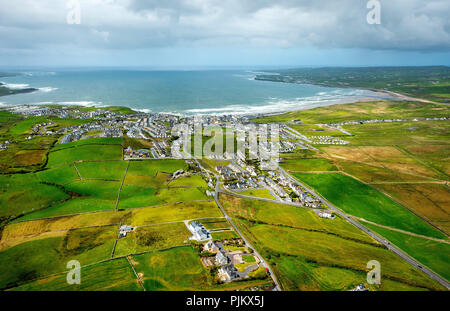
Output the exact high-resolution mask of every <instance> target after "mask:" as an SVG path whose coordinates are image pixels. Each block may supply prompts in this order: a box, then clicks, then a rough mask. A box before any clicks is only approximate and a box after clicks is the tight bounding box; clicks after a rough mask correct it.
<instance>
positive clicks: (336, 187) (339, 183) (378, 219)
mask: <svg viewBox="0 0 450 311" xmlns="http://www.w3.org/2000/svg"><path fill="white" fill-rule="evenodd" d="M293 176H294V177H295V178H297V179H298V180H300V181H302V182H305V183H306V184H308V185H309V186H311V187H313V188H314V189H315V190H317V192H319V193H320V194H321V195H323V196H324V197H325V198H326V199H327V200H329V201H330V202H331V203H333V204H334V205H336V206H337V207H339V208H340V209H342V210H343V211H344V212H346V213H348V214H350V215H353V216H356V217H360V218H364V219H366V220H369V221H373V222H375V223H378V224H381V225H385V226H390V227H393V228H397V229H401V230H405V231H409V232H413V233H417V234H421V235H426V236H430V237H435V238H439V239H444V238H446V236H445V235H444V234H443V233H441V232H440V231H438V230H436V229H434V228H433V227H431V226H430V225H428V224H427V223H426V222H424V221H423V220H421V219H420V218H419V217H417V216H415V215H414V214H412V213H411V212H410V211H408V210H407V209H405V208H404V207H402V206H400V205H399V204H397V203H395V202H394V201H392V200H391V199H389V198H388V197H386V196H385V195H383V194H382V193H380V192H378V191H377V190H375V189H373V188H371V187H370V186H368V185H365V184H363V183H361V182H359V181H357V180H355V179H353V178H351V177H348V176H346V175H342V174H329V173H321V174H302V173H294V174H293Z"/></svg>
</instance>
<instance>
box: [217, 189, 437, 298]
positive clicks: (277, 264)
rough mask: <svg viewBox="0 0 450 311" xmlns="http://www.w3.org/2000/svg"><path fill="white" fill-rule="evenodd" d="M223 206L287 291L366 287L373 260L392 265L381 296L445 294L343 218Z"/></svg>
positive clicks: (246, 204) (225, 200)
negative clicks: (393, 293) (391, 293)
mask: <svg viewBox="0 0 450 311" xmlns="http://www.w3.org/2000/svg"><path fill="white" fill-rule="evenodd" d="M221 202H222V204H223V205H224V208H225V209H226V210H227V212H228V213H229V214H230V215H232V217H233V218H234V220H235V221H236V223H237V225H238V227H239V228H240V230H242V232H243V234H244V235H246V237H247V238H249V239H250V240H251V243H252V244H253V245H255V246H256V248H257V249H258V251H259V252H261V253H262V255H263V257H265V258H266V259H267V260H268V261H269V262H270V264H271V266H272V268H273V269H274V271H275V273H276V274H277V277H278V279H279V281H280V282H281V284H282V286H283V288H285V289H290V290H344V289H350V288H352V287H354V286H355V285H356V284H357V283H358V284H359V283H361V282H363V280H364V278H365V271H366V270H365V264H366V262H367V261H368V260H370V259H369V258H377V260H379V261H380V262H383V263H384V264H383V263H382V265H383V267H384V265H386V267H385V272H384V275H385V278H387V279H389V281H388V282H385V283H383V284H382V285H381V287H379V288H377V289H378V290H380V289H381V290H396V289H401V288H409V289H414V290H418V289H428V290H429V289H437V288H439V285H436V284H435V283H433V282H431V281H430V280H428V279H427V278H426V277H425V276H424V275H420V273H419V272H418V271H417V270H415V269H414V268H412V267H410V266H409V265H408V264H406V263H405V262H403V261H402V260H400V259H398V258H397V257H396V256H395V255H393V254H392V253H390V252H389V251H388V250H386V249H385V248H383V247H381V245H380V244H378V243H377V242H375V241H374V240H372V239H371V238H370V237H369V236H367V235H365V234H363V233H361V232H360V231H358V230H357V229H356V228H355V227H353V226H351V225H350V224H348V223H347V222H345V221H344V220H342V219H340V218H337V219H334V220H326V219H321V218H319V217H317V215H315V214H314V213H313V212H312V211H310V210H306V209H300V208H297V207H292V206H288V205H282V204H273V203H267V202H260V201H253V200H247V199H238V198H233V197H231V196H228V195H224V196H221ZM273 215H276V217H273ZM330 253H332V254H333V256H332V257H330V256H329V254H330ZM349 254H351V255H349ZM374 289H375V288H374Z"/></svg>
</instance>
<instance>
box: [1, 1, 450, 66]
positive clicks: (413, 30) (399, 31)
mask: <svg viewBox="0 0 450 311" xmlns="http://www.w3.org/2000/svg"><path fill="white" fill-rule="evenodd" d="M67 2H68V1H66V0H39V1H36V0H0V3H1V5H0V57H1V61H0V64H3V65H7V64H10V63H13V64H19V63H20V62H22V61H23V62H24V63H25V64H35V65H39V62H40V60H41V61H42V62H44V63H49V62H50V63H51V60H50V59H54V60H55V64H64V63H67V64H92V63H95V61H98V60H99V59H102V58H105V56H107V57H106V58H107V59H108V62H112V60H114V59H115V60H117V61H118V62H119V63H120V64H123V65H126V59H127V58H131V57H138V58H139V57H142V56H143V55H144V51H145V52H146V55H150V56H151V57H153V58H154V61H153V62H152V61H150V60H149V59H147V60H146V62H145V63H146V64H147V65H150V64H154V65H157V63H158V60H157V59H155V57H156V58H158V57H163V55H164V57H163V58H164V62H166V63H168V62H170V57H172V58H174V61H175V59H178V60H179V58H180V57H183V54H185V55H184V57H187V58H190V59H191V61H192V63H193V64H194V63H196V62H195V61H194V60H192V57H194V54H195V56H196V57H197V58H198V57H204V58H205V59H208V55H206V54H205V53H206V52H201V51H212V50H214V51H219V50H221V49H223V50H226V51H228V52H227V53H224V54H222V55H218V56H217V57H218V58H219V57H220V58H221V59H222V60H225V61H224V62H223V63H225V64H226V59H227V57H232V56H233V54H234V55H236V54H239V51H242V53H243V56H244V58H245V55H247V56H248V57H250V58H251V55H252V53H255V57H257V58H258V57H260V61H264V60H265V59H266V58H267V55H266V56H264V57H262V56H261V55H263V54H264V52H262V51H265V53H267V51H271V50H272V51H273V56H274V57H278V56H280V55H285V56H288V55H294V54H295V55H298V54H299V53H300V54H302V53H304V55H308V53H307V52H305V51H326V50H342V49H348V50H349V51H350V52H349V53H350V54H351V53H353V52H352V51H367V52H368V53H371V55H373V53H378V52H383V51H387V52H385V53H386V55H391V56H392V55H395V54H396V53H397V54H398V55H400V54H402V53H415V54H414V55H419V54H423V55H424V56H423V57H427V56H426V55H428V57H429V55H433V53H437V54H439V55H441V56H442V55H449V52H450V22H449V20H450V18H449V17H450V1H448V0H432V1H430V0H389V1H388V0H380V2H381V24H380V25H370V24H368V23H367V22H366V15H367V13H368V11H369V10H368V9H367V8H366V4H367V1H366V0H340V1H336V0H323V1H311V0H309V1H306V0H305V1H304V0H278V1H273V0H272V1H270V0H228V1H227V0H79V3H80V5H81V24H80V25H68V24H67V23H66V17H67V14H68V12H69V9H68V8H67V6H66V5H67ZM186 51H191V52H186ZM192 51H195V53H193V52H192ZM250 51H253V52H250ZM257 51H261V52H260V53H258V52H257ZM280 51H282V52H280ZM302 51H303V52H302ZM189 53H191V54H192V55H190V56H189V57H188V56H187V55H186V54H189ZM246 53H247V54H246ZM417 53H418V54H417ZM256 54H258V55H256ZM171 55H172V56H171ZM46 56H47V57H48V59H46ZM234 57H235V56H234ZM55 58H56V59H55ZM197 61H198V60H197ZM296 61H297V60H296ZM273 62H274V61H273ZM131 63H132V62H130V64H131ZM274 63H275V62H274ZM110 65H113V64H112V63H110Z"/></svg>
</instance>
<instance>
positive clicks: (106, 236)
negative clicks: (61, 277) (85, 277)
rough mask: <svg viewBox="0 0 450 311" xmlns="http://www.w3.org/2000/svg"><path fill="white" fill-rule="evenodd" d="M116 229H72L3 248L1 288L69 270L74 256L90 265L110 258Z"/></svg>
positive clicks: (82, 263) (0, 259) (1, 254)
mask: <svg viewBox="0 0 450 311" xmlns="http://www.w3.org/2000/svg"><path fill="white" fill-rule="evenodd" d="M116 230H117V229H116V228H110V227H106V228H90V229H79V230H70V231H67V232H66V233H65V234H64V235H63V236H57V237H49V238H43V239H36V240H31V241H28V242H24V243H21V244H17V245H15V246H12V247H10V248H8V249H6V250H3V251H2V252H0V275H1V276H2V278H1V279H0V288H5V287H10V286H14V285H17V284H18V282H23V281H27V280H33V279H35V278H38V277H44V276H47V275H50V274H53V273H58V272H63V271H66V264H67V262H68V261H70V260H78V261H80V263H81V265H86V264H90V263H95V262H97V261H101V260H104V259H107V258H109V256H110V254H111V250H112V247H113V244H114V240H115V237H116V235H117V231H116ZM18 262H20V264H17V263H18Z"/></svg>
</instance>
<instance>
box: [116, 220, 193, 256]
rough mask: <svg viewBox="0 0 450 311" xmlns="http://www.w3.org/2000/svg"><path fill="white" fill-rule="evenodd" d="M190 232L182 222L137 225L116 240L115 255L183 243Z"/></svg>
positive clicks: (136, 252)
mask: <svg viewBox="0 0 450 311" xmlns="http://www.w3.org/2000/svg"><path fill="white" fill-rule="evenodd" d="M189 236H191V233H190V232H189V230H188V229H187V228H186V225H185V224H184V223H182V222H179V223H171V224H162V225H154V226H147V227H139V228H137V229H136V230H135V231H133V232H131V233H129V234H127V236H126V237H124V238H120V239H119V240H118V241H117V246H116V250H115V253H114V256H115V257H118V256H124V255H131V254H139V253H142V252H147V251H150V250H158V249H165V248H169V247H174V246H180V245H183V244H185V242H186V241H187V240H188V237H189Z"/></svg>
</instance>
